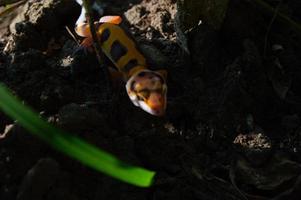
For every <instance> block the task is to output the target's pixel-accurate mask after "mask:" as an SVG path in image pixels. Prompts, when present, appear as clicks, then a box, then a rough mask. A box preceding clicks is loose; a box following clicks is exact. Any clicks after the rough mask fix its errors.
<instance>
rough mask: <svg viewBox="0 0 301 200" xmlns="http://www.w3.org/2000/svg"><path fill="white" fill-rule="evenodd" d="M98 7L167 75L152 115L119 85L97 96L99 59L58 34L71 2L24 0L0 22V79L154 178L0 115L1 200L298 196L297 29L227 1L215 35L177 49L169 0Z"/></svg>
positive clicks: (72, 15) (300, 49)
mask: <svg viewBox="0 0 301 200" xmlns="http://www.w3.org/2000/svg"><path fill="white" fill-rule="evenodd" d="M103 2H104V3H105V4H104V11H105V14H106V15H112V14H118V15H122V16H123V17H124V19H125V20H124V26H125V27H127V28H128V29H129V31H131V32H132V34H133V36H134V38H135V39H136V40H137V41H138V44H139V46H140V47H141V49H142V50H143V51H144V52H145V55H146V57H147V58H148V59H149V63H150V64H151V66H152V67H153V68H156V69H157V68H165V69H166V70H167V71H168V103H167V113H166V116H165V117H163V118H158V117H153V116H150V115H149V114H147V113H145V112H144V111H142V110H141V109H138V108H137V107H135V106H133V105H132V103H131V102H130V100H129V99H128V97H127V94H126V92H125V89H124V86H123V85H121V86H119V85H116V86H114V88H113V90H112V91H110V89H109V88H108V87H107V83H106V78H105V77H104V74H103V71H102V68H101V67H106V66H108V65H110V63H109V62H107V61H106V60H104V61H103V62H102V63H101V64H99V63H98V61H97V59H96V56H95V54H94V53H90V52H88V51H83V50H82V49H79V47H78V45H77V43H76V42H75V41H74V40H73V39H72V37H71V36H70V34H68V32H67V31H66V28H65V26H67V27H69V28H70V30H73V28H74V23H75V21H76V19H77V17H78V16H79V13H80V9H81V8H80V7H79V5H78V4H76V3H75V1H71V0H68V1H56V0H45V1H37V0H30V1H28V2H27V3H26V4H24V5H23V6H21V7H19V8H18V10H17V11H15V12H16V13H17V14H15V15H14V14H11V16H10V17H9V18H7V19H6V21H5V20H4V21H1V23H3V24H1V26H0V28H1V31H0V34H1V38H0V49H1V51H0V81H1V82H3V83H5V84H6V85H7V86H8V87H9V88H10V89H11V90H12V91H13V92H14V94H16V95H17V96H18V97H19V98H20V99H22V101H24V102H25V103H26V104H27V105H29V106H31V107H32V108H34V109H35V110H36V111H37V112H38V113H40V114H41V116H43V117H44V118H45V119H47V120H48V121H49V122H51V123H53V124H54V125H56V126H59V127H61V128H62V129H64V130H66V131H68V132H70V133H73V134H76V135H77V136H79V137H81V138H83V139H84V140H86V141H88V142H90V143H93V144H95V145H96V146H98V147H100V148H102V149H105V150H107V151H109V152H111V153H113V154H115V155H116V156H118V157H119V158H120V159H122V160H124V161H127V162H128V163H131V164H135V165H140V166H143V167H145V168H148V169H151V170H154V171H156V172H157V175H156V177H155V184H154V186H153V187H151V188H147V189H141V188H137V187H134V186H131V185H127V184H125V183H123V182H119V181H118V180H115V179H112V178H110V177H107V176H105V175H103V174H100V173H98V172H95V171H94V170H92V169H90V168H87V167H85V166H83V165H81V164H80V163H78V162H77V161H75V160H72V159H70V158H68V157H66V156H64V155H62V154H61V153H59V152H56V151H54V150H53V149H51V148H50V147H48V145H46V144H45V143H44V142H43V141H40V140H39V139H37V138H35V137H34V136H31V135H30V134H29V133H27V132H26V131H25V130H24V129H23V128H22V127H20V125H18V123H16V122H14V121H13V120H12V119H10V118H8V117H7V116H5V115H4V114H3V113H0V133H3V134H2V136H1V137H0V177H1V178H0V199H1V200H2V199H3V200H13V199H18V200H27V199H28V200H29V199H30V200H40V199H45V200H46V199H47V200H48V199H49V200H50V199H51V200H53V199H55V200H60V199H62V200H63V199H64V200H99V199H139V200H142V199H145V200H150V199H154V200H159V199H162V200H163V199H164V200H169V199H170V200H177V199H183V200H184V199H185V200H186V199H202V200H204V199H208V200H209V199H223V200H224V199H231V200H232V199H233V200H234V199H277V200H280V199H300V198H301V194H300V193H301V165H300V163H301V157H300V153H299V152H300V151H301V120H300V117H301V60H300V58H301V57H300V56H301V46H300V44H301V43H300V39H301V37H300V36H301V32H298V30H297V29H294V27H293V26H292V25H290V24H288V23H285V22H283V21H282V20H281V19H279V18H275V19H274V20H273V14H274V13H270V12H268V11H267V10H266V9H264V8H263V7H262V6H260V5H259V4H256V3H252V1H243V0H231V1H230V3H229V7H228V11H227V13H226V17H225V19H224V22H223V24H222V27H221V29H220V30H216V29H212V28H211V27H210V26H207V25H201V26H199V27H196V28H194V29H193V30H190V31H189V32H188V33H187V35H186V37H187V41H188V48H189V52H190V54H188V53H187V52H185V50H183V49H182V48H181V46H180V45H179V44H178V41H177V36H176V32H175V28H174V27H175V16H176V13H177V6H176V1H175V0H116V1H103ZM266 2H267V3H269V5H271V6H272V7H277V6H278V1H272V0H267V1H266ZM300 9H301V4H300V3H299V1H298V0H292V1H282V4H281V5H280V6H279V11H281V12H282V13H284V14H285V15H286V16H289V17H290V18H291V19H293V20H295V21H296V22H300V20H301V14H300ZM299 31H300V30H299ZM0 98H1V97H0Z"/></svg>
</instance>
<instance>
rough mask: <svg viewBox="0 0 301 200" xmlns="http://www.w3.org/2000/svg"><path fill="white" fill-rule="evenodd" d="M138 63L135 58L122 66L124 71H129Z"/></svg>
mask: <svg viewBox="0 0 301 200" xmlns="http://www.w3.org/2000/svg"><path fill="white" fill-rule="evenodd" d="M137 65H138V61H137V60H136V59H132V60H130V61H129V62H128V63H127V64H126V65H124V67H123V71H124V72H129V71H131V69H133V68H135V67H136V66H137Z"/></svg>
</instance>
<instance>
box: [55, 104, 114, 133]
mask: <svg viewBox="0 0 301 200" xmlns="http://www.w3.org/2000/svg"><path fill="white" fill-rule="evenodd" d="M58 125H59V126H61V127H62V128H64V129H66V130H68V131H70V132H72V133H82V132H84V131H87V130H93V129H95V128H97V129H101V130H102V132H103V133H104V134H105V133H107V132H108V130H109V129H108V126H107V122H106V121H105V120H104V118H103V116H102V115H101V114H100V113H98V112H97V111H96V110H94V109H91V108H88V107H86V106H85V105H78V104H75V103H72V104H68V105H66V106H64V107H62V108H61V109H60V111H59V114H58Z"/></svg>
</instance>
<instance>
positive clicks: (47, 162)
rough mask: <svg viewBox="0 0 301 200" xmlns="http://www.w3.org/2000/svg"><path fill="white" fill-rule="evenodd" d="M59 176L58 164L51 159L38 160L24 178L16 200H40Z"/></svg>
mask: <svg viewBox="0 0 301 200" xmlns="http://www.w3.org/2000/svg"><path fill="white" fill-rule="evenodd" d="M59 174H60V169H59V164H58V163H57V162H56V161H55V160H53V159H51V158H43V159H40V160H39V161H38V162H37V164H36V165H35V166H33V167H32V168H31V169H30V170H29V171H28V172H27V174H26V176H25V177H24V179H23V181H22V184H21V186H20V189H19V192H18V195H17V200H40V199H43V196H44V195H45V194H47V191H48V190H49V189H50V187H51V186H53V184H54V183H55V181H56V179H57V178H58V176H59Z"/></svg>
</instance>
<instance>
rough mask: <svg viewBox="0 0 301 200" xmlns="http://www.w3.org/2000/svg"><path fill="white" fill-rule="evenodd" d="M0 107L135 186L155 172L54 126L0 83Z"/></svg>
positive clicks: (53, 143) (36, 132) (70, 151)
mask: <svg viewBox="0 0 301 200" xmlns="http://www.w3.org/2000/svg"><path fill="white" fill-rule="evenodd" d="M0 109H2V111H3V112H4V113H6V114H7V115H8V116H10V117H11V118H13V119H16V120H17V121H18V123H19V124H21V125H22V126H23V127H24V128H25V129H27V130H28V131H29V132H31V133H32V134H34V135H36V136H38V137H39V138H41V139H43V140H44V141H46V142H47V143H48V144H50V145H51V146H52V147H53V148H55V149H57V150H59V151H61V152H63V153H65V154H66V155H68V156H70V157H72V158H75V159H77V160H78V161H80V162H81V163H83V164H85V165H87V166H89V167H91V168H94V169H96V170H98V171H100V172H103V173H105V174H107V175H109V176H112V177H114V178H117V179H119V180H122V181H124V182H126V183H130V184H133V185H135V186H139V187H149V186H151V184H152V181H153V177H154V175H155V172H153V171H149V170H146V169H144V168H140V167H136V166H132V165H129V164H126V163H124V162H122V161H120V160H119V159H117V158H116V157H114V156H113V155H111V154H109V153H106V152H104V151H102V150H100V149H98V148H97V147H95V146H93V145H91V144H88V143H86V142H84V141H82V140H81V139H79V138H77V137H75V136H72V135H70V134H67V133H65V132H63V131H62V130H60V129H57V128H55V127H53V126H52V125H50V124H49V123H47V122H45V121H43V120H42V119H41V118H40V117H39V116H38V115H37V114H35V113H34V112H33V111H31V110H30V109H29V108H28V107H26V106H24V105H22V104H21V103H20V102H19V101H18V100H17V99H16V98H15V97H13V96H12V94H11V93H10V92H9V90H8V89H7V88H6V87H5V86H4V85H2V84H0Z"/></svg>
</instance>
